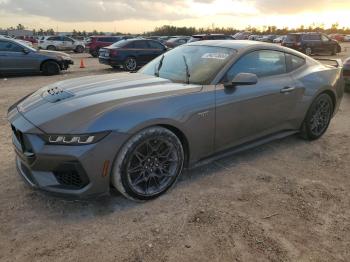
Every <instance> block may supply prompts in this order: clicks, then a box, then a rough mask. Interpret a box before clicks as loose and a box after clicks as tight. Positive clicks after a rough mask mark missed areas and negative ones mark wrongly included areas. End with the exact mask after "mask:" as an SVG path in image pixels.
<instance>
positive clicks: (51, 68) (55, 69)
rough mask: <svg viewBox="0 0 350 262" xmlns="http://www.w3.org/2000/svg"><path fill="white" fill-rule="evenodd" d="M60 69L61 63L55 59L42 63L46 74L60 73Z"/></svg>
mask: <svg viewBox="0 0 350 262" xmlns="http://www.w3.org/2000/svg"><path fill="white" fill-rule="evenodd" d="M60 71H61V70H60V66H59V64H57V63H56V62H54V61H47V62H45V63H44V64H43V65H42V72H43V74H44V75H46V76H52V75H58V74H59V73H60Z"/></svg>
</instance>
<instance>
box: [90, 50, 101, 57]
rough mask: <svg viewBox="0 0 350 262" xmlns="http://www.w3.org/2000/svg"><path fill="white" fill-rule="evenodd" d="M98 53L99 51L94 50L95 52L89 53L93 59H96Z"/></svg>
mask: <svg viewBox="0 0 350 262" xmlns="http://www.w3.org/2000/svg"><path fill="white" fill-rule="evenodd" d="M98 52H99V49H96V50H94V51H92V52H91V55H92V56H93V57H98Z"/></svg>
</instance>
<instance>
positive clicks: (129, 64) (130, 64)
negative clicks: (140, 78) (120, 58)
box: [125, 58, 137, 71]
mask: <svg viewBox="0 0 350 262" xmlns="http://www.w3.org/2000/svg"><path fill="white" fill-rule="evenodd" d="M136 66H137V63H136V60H135V59H134V58H128V59H127V60H126V61H125V67H126V69H127V70H129V71H134V70H135V69H136Z"/></svg>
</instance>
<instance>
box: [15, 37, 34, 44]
mask: <svg viewBox="0 0 350 262" xmlns="http://www.w3.org/2000/svg"><path fill="white" fill-rule="evenodd" d="M16 39H17V40H23V41H28V42H31V43H32V44H37V43H38V40H37V39H36V38H35V37H34V36H18V37H16Z"/></svg>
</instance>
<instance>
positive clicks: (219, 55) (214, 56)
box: [202, 53, 229, 60]
mask: <svg viewBox="0 0 350 262" xmlns="http://www.w3.org/2000/svg"><path fill="white" fill-rule="evenodd" d="M228 56H229V54H226V53H206V54H204V55H203V56H202V58H205V59H219V60H225V59H226V58H227V57H228Z"/></svg>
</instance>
